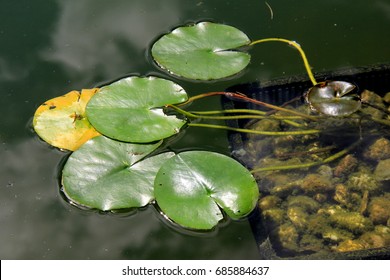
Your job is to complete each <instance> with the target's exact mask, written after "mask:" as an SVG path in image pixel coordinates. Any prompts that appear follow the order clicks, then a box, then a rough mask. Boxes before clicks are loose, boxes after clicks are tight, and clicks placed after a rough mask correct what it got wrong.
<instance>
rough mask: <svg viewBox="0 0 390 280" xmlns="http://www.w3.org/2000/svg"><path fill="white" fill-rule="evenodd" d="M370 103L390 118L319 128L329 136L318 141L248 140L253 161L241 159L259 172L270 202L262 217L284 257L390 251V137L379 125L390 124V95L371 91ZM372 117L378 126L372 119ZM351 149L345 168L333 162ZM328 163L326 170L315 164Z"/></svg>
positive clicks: (356, 118) (277, 124) (332, 121)
mask: <svg viewBox="0 0 390 280" xmlns="http://www.w3.org/2000/svg"><path fill="white" fill-rule="evenodd" d="M362 96H364V98H366V99H370V100H375V102H376V104H379V105H380V108H383V109H384V110H383V111H382V110H378V109H375V108H372V107H367V108H362V109H361V112H360V113H356V114H355V115H351V116H350V117H348V118H341V119H340V118H337V119H336V118H327V119H323V120H319V121H318V122H316V123H315V124H313V123H311V124H310V125H312V126H313V127H312V128H314V129H319V130H321V131H322V132H321V133H320V134H319V135H315V136H313V135H310V136H306V135H302V136H296V135H289V136H285V137H284V136H282V137H279V138H275V137H273V138H272V137H265V136H260V135H251V134H247V140H246V141H245V143H244V145H245V146H244V150H245V151H246V154H245V155H244V156H242V157H240V159H241V160H242V161H244V162H245V164H246V165H248V166H251V168H252V169H253V170H254V171H255V172H254V175H255V177H256V179H257V181H258V185H259V188H260V191H261V193H262V194H263V196H262V198H261V199H260V200H259V204H258V206H259V211H260V214H261V217H262V219H263V223H264V226H265V227H266V228H267V231H268V234H269V236H270V239H271V243H272V245H273V247H274V249H275V251H276V252H277V253H278V254H279V255H280V256H300V255H307V254H326V253H331V252H350V251H357V250H367V249H373V248H384V247H389V246H390V182H389V179H390V176H389V175H390V174H389V173H390V171H389V170H390V140H389V136H390V135H389V133H386V127H384V126H383V125H381V124H380V122H378V120H379V119H383V120H384V121H387V120H388V118H389V115H388V114H386V113H384V112H386V111H388V110H389V108H390V103H388V97H390V93H388V94H387V95H385V96H384V97H381V96H379V95H377V94H375V93H374V92H371V91H368V90H366V91H364V93H363V95H362ZM386 100H387V101H386ZM305 106H307V105H303V106H301V108H298V110H306V109H307V108H304V107H305ZM367 111H369V114H371V116H372V115H373V114H375V115H376V117H377V118H378V119H377V120H376V121H373V120H372V119H369V118H364V115H365V114H368V112H367ZM377 111H379V112H377ZM300 123H301V124H303V123H302V122H300ZM305 125H308V123H306V124H305ZM247 126H248V128H252V129H254V128H255V129H259V130H261V129H263V128H265V127H267V129H272V130H273V131H284V130H288V129H289V128H288V127H287V126H286V125H284V124H283V122H282V121H281V120H271V121H270V120H260V121H257V122H249V123H248V125H247ZM350 143H358V144H357V146H355V148H354V149H352V150H348V151H347V152H346V153H344V154H343V155H342V156H341V157H340V158H338V159H337V160H334V161H330V162H326V159H327V158H329V157H331V156H332V155H334V154H336V153H337V150H340V149H343V148H344V147H348V146H349V145H350ZM324 161H325V163H324V164H322V165H319V166H315V165H310V164H308V163H311V162H324ZM267 166H270V168H267ZM283 166H284V167H286V169H284V168H283ZM305 166H306V168H305ZM272 167H275V168H274V169H272ZM297 167H299V168H297ZM256 170H257V171H256Z"/></svg>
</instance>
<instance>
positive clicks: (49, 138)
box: [33, 88, 100, 151]
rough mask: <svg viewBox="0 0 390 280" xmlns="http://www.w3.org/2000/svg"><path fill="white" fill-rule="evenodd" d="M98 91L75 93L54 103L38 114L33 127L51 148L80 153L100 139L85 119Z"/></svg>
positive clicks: (53, 101) (38, 110)
mask: <svg viewBox="0 0 390 280" xmlns="http://www.w3.org/2000/svg"><path fill="white" fill-rule="evenodd" d="M97 91H98V89H97V88H94V89H83V90H82V91H81V93H80V92H78V91H71V92H69V93H67V94H65V95H63V96H59V97H56V98H53V99H50V100H48V101H46V102H45V103H43V104H42V105H41V106H39V107H38V109H37V110H36V111H35V115H34V119H33V126H34V130H35V131H36V133H37V134H38V135H39V136H40V137H41V138H42V139H43V140H45V141H46V142H47V143H49V144H50V145H52V146H54V147H57V148H60V149H66V150H70V151H74V150H77V149H78V148H79V147H80V146H81V145H82V144H84V143H85V142H86V141H88V140H89V139H91V138H93V137H95V136H98V135H100V134H99V133H98V132H97V131H96V130H95V129H94V128H93V127H92V126H91V124H90V123H89V121H88V120H87V118H86V116H85V106H86V104H87V102H88V101H89V100H90V98H91V97H92V96H93V95H94V94H95V93H96V92H97Z"/></svg>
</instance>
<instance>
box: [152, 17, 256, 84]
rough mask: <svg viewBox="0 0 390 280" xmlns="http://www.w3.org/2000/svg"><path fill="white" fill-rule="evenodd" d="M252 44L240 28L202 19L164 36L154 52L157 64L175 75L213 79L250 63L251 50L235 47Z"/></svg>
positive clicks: (154, 48)
mask: <svg viewBox="0 0 390 280" xmlns="http://www.w3.org/2000/svg"><path fill="white" fill-rule="evenodd" d="M249 43H250V40H249V38H248V37H247V35H246V34H245V33H243V32H242V31H240V30H238V29H237V28H234V27H232V26H228V25H224V24H217V23H211V22H200V23H198V24H196V25H192V26H184V27H179V28H177V29H175V30H173V31H172V32H171V33H168V34H166V35H164V36H162V37H161V38H160V39H159V40H157V41H156V42H155V43H154V45H153V47H152V50H151V52H152V56H153V58H154V60H155V61H156V62H157V64H158V65H159V66H160V67H161V68H163V69H166V70H168V71H169V72H170V73H172V74H174V75H177V76H181V77H185V78H189V79H195V80H214V79H220V78H224V77H228V76H231V75H234V74H236V73H238V72H240V71H241V70H243V69H244V68H245V67H246V66H247V65H248V64H249V61H250V55H249V54H248V53H245V52H241V51H234V50H233V49H236V48H239V47H242V46H246V45H248V44H249Z"/></svg>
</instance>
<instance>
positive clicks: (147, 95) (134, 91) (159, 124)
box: [86, 76, 188, 143]
mask: <svg viewBox="0 0 390 280" xmlns="http://www.w3.org/2000/svg"><path fill="white" fill-rule="evenodd" d="M187 98H188V97H187V93H186V92H185V91H184V89H183V88H182V87H180V86H179V85H178V84H176V83H174V82H172V81H168V80H165V79H161V78H156V77H135V76H133V77H128V78H124V79H121V80H119V81H117V82H114V83H112V84H110V85H108V86H105V87H102V88H101V90H100V91H99V92H98V93H97V94H96V95H95V96H94V97H93V98H92V99H91V100H90V102H89V103H88V105H87V110H86V111H87V116H88V119H89V121H90V122H91V123H92V125H93V126H94V127H95V128H96V129H97V130H98V131H99V132H100V133H102V134H103V135H106V136H108V137H110V138H113V139H117V140H120V141H125V142H141V143H147V142H152V141H156V140H161V139H164V138H167V137H169V136H171V135H174V134H176V133H178V132H179V131H180V128H181V127H182V126H183V125H184V124H185V123H186V121H185V120H183V119H179V118H177V117H176V116H174V115H167V114H166V113H165V112H164V109H163V107H164V106H165V105H167V104H175V103H181V102H184V101H186V100H187Z"/></svg>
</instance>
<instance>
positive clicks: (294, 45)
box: [249, 38, 317, 85]
mask: <svg viewBox="0 0 390 280" xmlns="http://www.w3.org/2000/svg"><path fill="white" fill-rule="evenodd" d="M265 42H283V43H287V44H289V45H290V46H293V47H294V48H296V49H297V50H298V51H299V53H300V55H301V57H302V60H303V63H304V65H305V68H306V72H307V74H308V75H309V78H310V80H311V82H312V84H313V85H316V84H317V81H316V79H315V78H314V75H313V72H312V71H311V67H310V64H309V61H308V60H307V57H306V54H305V52H304V51H303V49H302V48H301V46H300V45H299V44H298V43H297V42H295V41H291V40H287V39H283V38H266V39H260V40H256V41H253V42H251V43H250V44H249V45H250V46H253V45H256V44H260V43H265Z"/></svg>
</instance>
